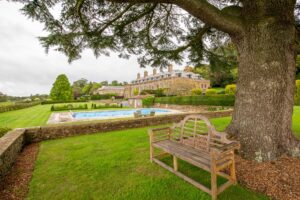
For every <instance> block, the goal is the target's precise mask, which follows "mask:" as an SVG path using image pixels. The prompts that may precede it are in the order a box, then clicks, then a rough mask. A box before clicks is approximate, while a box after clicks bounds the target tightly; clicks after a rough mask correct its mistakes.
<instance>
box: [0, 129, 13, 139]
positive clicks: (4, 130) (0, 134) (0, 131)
mask: <svg viewBox="0 0 300 200" xmlns="http://www.w3.org/2000/svg"><path fill="white" fill-rule="evenodd" d="M10 130H11V128H8V127H0V138H1V137H2V136H3V135H5V134H6V133H7V132H8V131H10Z"/></svg>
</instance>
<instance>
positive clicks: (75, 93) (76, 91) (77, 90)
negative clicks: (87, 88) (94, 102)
mask: <svg viewBox="0 0 300 200" xmlns="http://www.w3.org/2000/svg"><path fill="white" fill-rule="evenodd" d="M72 93H73V97H74V99H78V98H79V97H81V96H82V88H80V87H78V86H72Z"/></svg>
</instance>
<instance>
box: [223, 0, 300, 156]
mask: <svg viewBox="0 0 300 200" xmlns="http://www.w3.org/2000/svg"><path fill="white" fill-rule="evenodd" d="M276 2H277V5H276ZM278 2H281V1H280V0H278V1H273V3H275V4H273V5H272V6H273V7H272V8H274V9H275V7H276V6H283V5H281V4H280V3H278ZM276 9H277V10H276V11H277V12H274V13H276V14H278V11H279V9H280V7H277V8H276ZM281 9H283V8H281ZM254 10H256V11H257V9H254ZM260 10H263V8H262V9H260ZM268 11H269V10H268ZM247 12H248V13H251V9H250V8H248V10H247ZM283 12H285V13H283V14H282V15H278V16H274V17H272V16H270V13H263V14H262V13H258V14H259V15H264V16H263V17H261V16H257V15H256V16H255V14H253V13H252V14H253V16H255V17H257V18H256V19H253V18H252V19H248V20H247V23H246V24H245V33H244V34H242V35H241V36H238V37H233V42H234V43H235V44H236V46H237V49H238V53H239V56H238V61H239V66H238V83H237V93H236V102H235V109H234V113H233V119H232V122H231V124H230V126H229V127H228V128H227V131H228V132H229V133H231V134H233V135H235V136H237V138H238V140H239V141H240V142H241V154H242V156H243V157H245V158H246V159H254V160H257V161H268V160H273V159H276V158H277V157H278V156H280V155H282V154H285V153H287V154H289V155H292V156H300V141H299V140H297V139H296V138H295V136H294V135H293V134H292V113H293V105H294V104H293V92H294V85H295V69H296V67H295V66H296V64H295V56H296V54H295V52H296V46H295V45H296V42H295V41H296V30H295V25H294V15H293V8H292V9H290V10H285V9H283ZM267 14H269V15H268V17H266V15H267ZM249 16H250V15H249Z"/></svg>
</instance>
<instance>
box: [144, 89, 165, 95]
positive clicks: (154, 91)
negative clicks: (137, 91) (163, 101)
mask: <svg viewBox="0 0 300 200" xmlns="http://www.w3.org/2000/svg"><path fill="white" fill-rule="evenodd" d="M141 94H142V95H146V94H153V95H154V96H155V97H164V96H166V95H165V93H164V89H162V88H159V89H156V90H143V91H142V92H141Z"/></svg>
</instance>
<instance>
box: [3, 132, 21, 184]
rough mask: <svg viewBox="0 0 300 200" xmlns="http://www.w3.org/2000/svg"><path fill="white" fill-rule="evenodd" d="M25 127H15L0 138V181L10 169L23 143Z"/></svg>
mask: <svg viewBox="0 0 300 200" xmlns="http://www.w3.org/2000/svg"><path fill="white" fill-rule="evenodd" d="M24 132H25V129H15V130H13V131H10V132H8V133H7V134H5V135H4V136H3V137H1V138H0V181H1V179H2V178H3V177H4V176H5V175H6V174H7V172H8V171H9V170H10V168H11V166H12V164H13V163H14V162H15V160H16V158H17V156H18V154H19V152H20V151H21V150H22V148H23V145H24Z"/></svg>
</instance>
